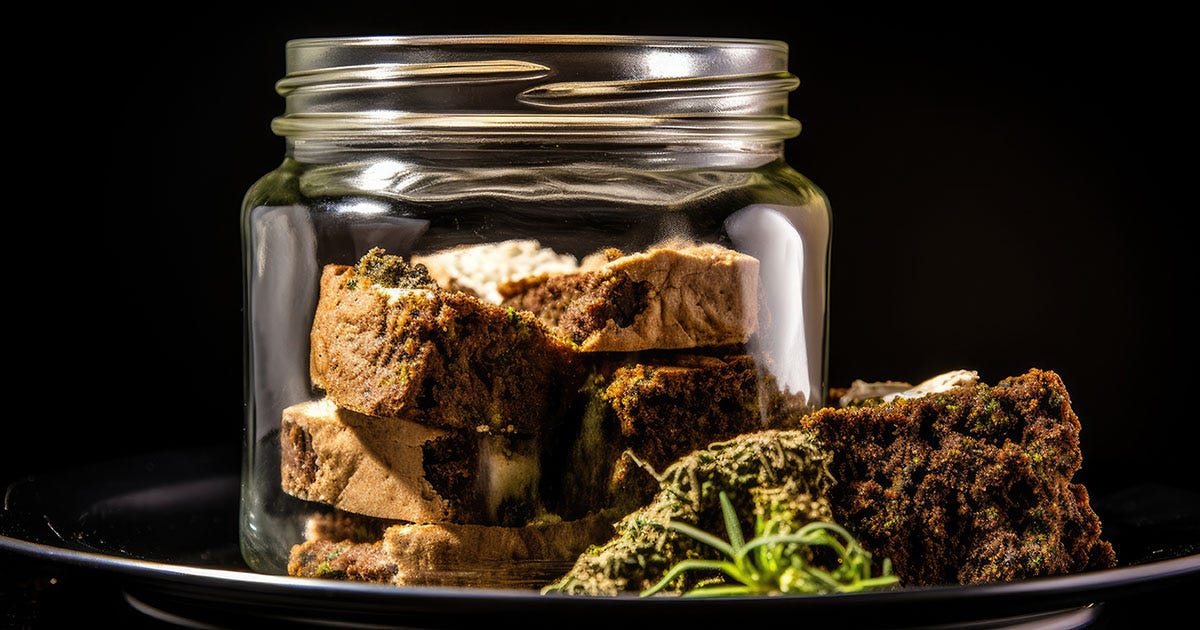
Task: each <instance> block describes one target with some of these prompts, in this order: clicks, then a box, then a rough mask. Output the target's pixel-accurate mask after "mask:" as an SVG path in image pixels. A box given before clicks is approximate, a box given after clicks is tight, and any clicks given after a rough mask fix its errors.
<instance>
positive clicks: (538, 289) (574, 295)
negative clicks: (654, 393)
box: [497, 243, 759, 352]
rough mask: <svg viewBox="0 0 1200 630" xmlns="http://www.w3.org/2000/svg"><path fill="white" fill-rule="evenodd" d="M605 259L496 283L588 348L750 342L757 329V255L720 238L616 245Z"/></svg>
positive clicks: (510, 300) (510, 298)
mask: <svg viewBox="0 0 1200 630" xmlns="http://www.w3.org/2000/svg"><path fill="white" fill-rule="evenodd" d="M607 256H608V260H607V262H605V263H603V264H600V265H598V266H596V265H592V264H588V265H584V266H582V267H581V270H580V271H578V272H574V273H563V274H552V275H542V276H537V277H532V278H527V279H525V280H521V281H516V282H510V283H506V284H503V285H501V286H500V287H498V289H497V291H498V292H499V294H500V295H501V296H502V297H503V298H504V302H503V304H504V305H505V306H511V307H513V308H515V309H517V310H519V311H529V312H532V313H535V314H536V315H537V316H538V317H539V318H540V319H541V321H542V322H543V323H545V324H546V325H547V326H549V327H551V328H552V329H553V330H556V331H558V332H559V333H560V334H561V335H563V336H564V337H567V338H569V339H570V340H571V341H573V342H574V343H576V344H578V346H579V349H580V350H581V351H583V352H633V351H641V350H653V349H660V350H679V349H688V348H702V347H712V346H724V345H733V344H741V343H745V342H746V341H748V340H749V339H750V336H751V335H753V334H754V332H755V331H756V330H757V328H758V309H759V303H758V301H759V296H758V289H759V286H758V260H757V259H755V258H753V257H751V256H747V255H745V254H742V253H739V252H736V251H734V250H731V249H728V248H725V247H721V246H719V245H715V244H702V245H695V244H675V243H666V244H662V245H659V246H656V247H654V248H651V249H649V250H647V251H645V252H638V253H633V254H623V253H621V252H618V251H615V250H611V251H609V252H608V253H607Z"/></svg>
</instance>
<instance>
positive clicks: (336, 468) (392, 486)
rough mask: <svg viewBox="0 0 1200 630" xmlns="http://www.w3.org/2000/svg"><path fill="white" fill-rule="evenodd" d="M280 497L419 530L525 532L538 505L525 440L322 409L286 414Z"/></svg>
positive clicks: (318, 404) (531, 450) (309, 406)
mask: <svg viewBox="0 0 1200 630" xmlns="http://www.w3.org/2000/svg"><path fill="white" fill-rule="evenodd" d="M282 436H283V437H282V459H281V471H280V472H281V477H282V487H283V490H284V491H285V492H287V493H288V494H290V495H292V496H295V497H297V498H300V499H304V500H307V501H318V502H321V503H325V504H328V505H331V506H333V507H335V508H338V509H340V510H344V511H347V512H353V513H356V514H363V515H367V516H372V517H376V518H384V519H395V520H404V521H410V522H420V523H441V522H459V523H489V524H509V525H515V524H524V523H526V522H528V521H529V519H531V518H533V516H534V515H535V514H536V513H537V511H538V509H539V505H538V504H537V483H538V473H539V471H538V466H539V462H538V454H537V452H536V448H537V445H536V443H535V442H534V441H533V440H532V439H530V438H518V437H510V436H502V435H489V434H480V433H477V432H474V431H471V432H466V431H448V430H446V429H440V428H436V427H429V426H426V425H423V424H420V423H417V422H413V421H411V420H407V419H404V418H379V417H374V416H367V415H363V414H360V413H356V412H354V411H350V410H348V409H342V408H338V407H337V406H336V405H334V404H333V402H332V401H330V400H328V399H325V400H320V401H313V402H308V403H301V404H298V405H293V406H291V407H288V408H287V409H285V410H284V412H283V425H282Z"/></svg>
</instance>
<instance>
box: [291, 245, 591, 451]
mask: <svg viewBox="0 0 1200 630" xmlns="http://www.w3.org/2000/svg"><path fill="white" fill-rule="evenodd" d="M309 368H310V374H311V377H312V382H313V384H314V385H315V386H316V387H319V388H321V389H322V390H324V392H325V394H326V395H327V396H328V397H329V398H330V399H332V400H333V401H334V402H335V403H336V404H337V405H338V406H339V407H344V408H347V409H351V410H353V411H357V412H359V413H363V414H367V415H371V416H383V417H414V414H415V415H416V416H419V419H420V421H421V422H423V423H425V424H429V425H432V426H440V427H448V428H456V429H471V430H483V431H491V432H496V433H517V434H531V435H537V434H538V433H540V432H542V431H543V430H544V429H545V428H546V427H547V426H548V425H551V424H553V423H555V422H557V421H558V420H559V417H560V414H561V413H562V412H563V411H564V409H565V405H566V401H565V400H564V397H563V396H562V392H564V391H574V390H575V389H577V388H578V386H579V384H580V383H581V382H582V378H583V373H582V369H581V366H580V362H579V358H578V353H577V352H575V351H574V349H573V348H572V347H571V345H570V344H569V343H567V342H564V341H563V340H561V339H559V338H557V337H556V336H555V335H553V334H552V333H551V332H550V331H549V330H547V329H546V327H545V326H544V325H543V324H542V323H541V322H540V321H538V320H537V319H536V318H535V317H533V315H531V314H529V313H521V312H518V311H516V310H514V309H511V308H504V307H500V306H497V305H494V304H489V303H486V302H483V301H481V300H479V299H478V298H476V297H473V296H471V295H468V294H466V293H461V292H451V291H445V290H442V289H439V288H437V286H436V283H433V282H432V280H430V279H429V278H428V274H427V270H425V268H424V267H421V266H419V265H417V266H411V265H408V264H407V263H406V262H405V261H403V260H402V259H401V258H399V257H397V256H391V255H387V254H385V253H383V252H382V251H381V250H372V252H370V253H369V254H367V256H364V258H363V260H362V261H360V263H359V265H357V266H354V267H351V266H346V265H327V266H326V267H325V268H324V269H323V271H322V274H321V281H320V295H319V297H318V302H317V309H316V314H315V317H314V321H313V327H312V334H311V349H310V361H309Z"/></svg>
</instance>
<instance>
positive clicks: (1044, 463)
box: [802, 369, 1116, 585]
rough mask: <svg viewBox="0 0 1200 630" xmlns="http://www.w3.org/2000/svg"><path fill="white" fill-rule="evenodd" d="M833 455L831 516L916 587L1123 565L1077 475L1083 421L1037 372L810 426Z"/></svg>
mask: <svg viewBox="0 0 1200 630" xmlns="http://www.w3.org/2000/svg"><path fill="white" fill-rule="evenodd" d="M802 426H803V427H804V428H807V429H810V430H813V431H815V432H817V434H818V435H819V437H820V439H821V440H822V442H823V443H824V444H825V445H826V447H827V448H828V449H829V450H830V452H831V453H832V458H831V460H830V470H831V471H832V473H833V476H834V478H835V479H836V480H837V483H836V484H835V485H834V486H833V487H832V488H830V490H829V497H830V501H831V503H832V505H833V514H834V517H835V518H836V519H837V520H838V521H839V522H841V523H844V524H845V525H846V527H847V528H848V529H850V530H851V531H853V532H854V533H855V535H856V536H858V538H859V540H860V542H862V544H863V546H864V547H865V548H866V549H868V550H869V551H871V552H872V553H874V554H875V555H876V556H881V557H888V558H891V560H892V562H893V563H894V566H895V570H896V573H897V574H898V575H899V576H900V577H901V579H902V580H903V581H904V583H905V584H908V585H934V584H975V583H983V582H1003V581H1011V580H1017V579H1024V578H1033V577H1039V576H1049V575H1056V574H1065V573H1072V572H1078V571H1084V570H1092V569H1106V568H1111V567H1113V566H1115V564H1116V557H1115V554H1114V552H1113V548H1112V546H1111V545H1110V544H1109V543H1108V542H1106V541H1104V540H1102V539H1101V537H1100V533H1101V528H1100V525H1101V524H1100V519H1099V517H1098V516H1097V515H1096V513H1095V512H1094V511H1093V509H1092V506H1091V504H1090V502H1089V498H1088V493H1087V489H1086V488H1085V487H1084V486H1083V485H1081V484H1079V483H1075V482H1074V481H1073V479H1074V477H1075V474H1076V473H1077V472H1078V471H1079V470H1080V467H1081V464H1082V454H1081V451H1080V448H1079V432H1080V423H1079V418H1078V417H1077V416H1076V414H1075V412H1074V411H1073V409H1072V407H1071V399H1070V396H1069V395H1068V393H1067V389H1066V387H1065V386H1064V384H1063V382H1062V380H1061V379H1060V378H1059V376H1058V375H1057V374H1056V373H1054V372H1052V371H1045V370H1038V369H1032V370H1030V371H1028V372H1027V373H1025V374H1023V375H1020V376H1015V377H1010V378H1006V379H1004V380H1002V381H1000V382H998V383H997V384H996V385H994V386H988V385H986V384H982V383H977V384H973V385H963V386H958V387H954V388H952V389H949V390H947V391H944V392H940V393H932V394H928V395H925V396H922V397H919V398H911V399H910V398H898V399H896V400H894V401H891V402H886V403H880V404H874V405H869V406H863V407H857V408H855V407H848V408H843V409H823V410H820V411H818V412H816V413H814V414H812V415H810V416H808V417H807V418H805V419H804V420H803V421H802Z"/></svg>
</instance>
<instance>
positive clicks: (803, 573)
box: [641, 491, 899, 597]
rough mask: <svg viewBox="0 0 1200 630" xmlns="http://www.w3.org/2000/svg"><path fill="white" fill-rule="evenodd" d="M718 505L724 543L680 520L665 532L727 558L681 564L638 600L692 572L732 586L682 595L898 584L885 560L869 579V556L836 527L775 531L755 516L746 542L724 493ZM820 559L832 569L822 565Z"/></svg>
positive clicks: (707, 586)
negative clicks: (751, 535) (719, 577)
mask: <svg viewBox="0 0 1200 630" xmlns="http://www.w3.org/2000/svg"><path fill="white" fill-rule="evenodd" d="M720 501H721V513H722V516H724V519H725V529H726V531H727V533H728V536H729V541H728V542H726V541H724V540H721V539H720V538H717V537H716V536H713V535H712V534H710V533H708V532H705V531H703V530H701V529H699V528H696V527H693V526H691V525H688V524H687V523H682V522H679V521H670V522H668V523H667V528H668V529H672V530H674V531H676V532H679V533H681V534H685V535H687V536H690V537H691V538H693V539H695V540H696V541H698V542H701V543H704V544H706V545H709V546H710V547H713V548H714V549H716V550H718V551H720V552H721V553H722V554H724V555H725V556H726V558H727V559H726V560H700V559H689V560H682V561H680V562H679V563H678V564H676V565H675V566H674V567H672V568H671V569H670V570H669V571H667V573H666V575H664V576H663V578H662V579H661V580H659V582H658V583H657V584H655V585H654V586H652V587H650V588H648V589H646V590H644V591H642V593H641V595H642V597H647V596H650V595H654V594H655V593H658V592H659V591H661V590H662V589H663V588H665V587H666V586H667V585H668V584H670V583H671V581H672V580H674V579H675V578H677V577H678V576H679V575H680V574H682V573H683V572H685V571H694V570H699V571H704V570H711V571H718V572H720V573H723V574H724V575H725V576H728V577H729V578H732V579H733V580H735V581H736V582H737V583H734V584H731V583H729V582H727V581H724V580H718V581H716V582H711V581H705V582H702V583H701V585H700V586H697V587H696V588H694V589H692V590H690V591H687V592H685V593H684V594H683V595H684V596H685V597H722V596H734V595H780V594H792V595H801V594H805V595H816V594H824V593H846V592H854V591H865V590H876V589H883V588H888V587H891V586H893V585H895V584H897V583H898V582H899V578H898V577H897V576H895V575H893V574H892V563H891V560H890V559H888V558H884V560H883V562H882V567H881V569H880V572H879V575H875V576H873V575H872V570H871V565H872V557H871V553H870V552H868V551H867V550H865V549H863V548H862V547H861V546H860V545H859V544H858V541H856V540H855V539H854V537H853V536H852V535H850V533H849V532H847V531H846V529H845V528H843V527H841V526H840V525H837V524H835V523H830V522H824V521H814V522H811V523H808V524H807V525H805V526H803V527H801V528H800V529H798V530H796V531H795V532H790V533H780V532H781V526H782V525H784V524H783V523H782V522H780V521H779V520H777V519H765V520H764V519H763V518H761V517H759V518H757V519H755V537H754V538H753V539H752V540H750V541H748V542H747V541H746V540H745V539H744V537H743V535H742V527H741V525H740V524H739V522H738V518H737V514H735V513H734V510H733V504H732V503H731V502H730V500H729V497H728V496H727V495H726V493H725V492H724V491H722V492H721V493H720ZM829 552H832V554H830V553H829ZM819 559H821V560H825V561H826V563H827V564H832V565H834V566H833V568H831V569H830V568H825V567H824V566H821V564H822V563H821V562H819V561H818V560H819Z"/></svg>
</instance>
